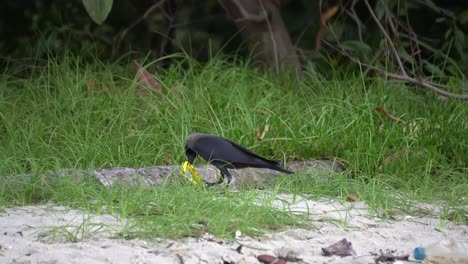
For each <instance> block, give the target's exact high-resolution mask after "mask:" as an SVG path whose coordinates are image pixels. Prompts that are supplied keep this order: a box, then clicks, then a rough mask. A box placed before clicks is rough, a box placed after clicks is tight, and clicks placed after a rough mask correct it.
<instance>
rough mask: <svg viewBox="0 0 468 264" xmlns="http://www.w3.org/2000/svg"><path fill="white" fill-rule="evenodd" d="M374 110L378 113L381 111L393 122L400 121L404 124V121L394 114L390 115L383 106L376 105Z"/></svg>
mask: <svg viewBox="0 0 468 264" xmlns="http://www.w3.org/2000/svg"><path fill="white" fill-rule="evenodd" d="M375 111H377V112H379V113H382V114H383V115H384V116H386V117H388V118H390V119H391V120H393V121H395V122H399V123H402V124H406V121H405V120H403V119H401V118H398V117H396V116H394V115H391V114H389V113H388V112H387V111H386V110H385V109H384V108H383V107H376V108H375Z"/></svg>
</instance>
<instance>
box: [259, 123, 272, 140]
mask: <svg viewBox="0 0 468 264" xmlns="http://www.w3.org/2000/svg"><path fill="white" fill-rule="evenodd" d="M269 130H270V126H269V125H265V128H263V132H262V134H261V135H260V137H258V141H262V140H263V139H264V138H265V136H266V133H268V131H269Z"/></svg>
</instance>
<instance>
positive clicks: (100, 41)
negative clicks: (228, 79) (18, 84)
mask: <svg viewBox="0 0 468 264" xmlns="http://www.w3.org/2000/svg"><path fill="white" fill-rule="evenodd" d="M464 2H465V1H456V0H452V1H443V0H439V1H435V0H434V1H432V0H406V1H385V0H377V1H370V4H371V5H372V7H373V8H374V12H375V13H376V14H377V16H378V17H379V19H380V21H381V22H382V24H384V25H385V26H386V29H387V30H389V32H391V30H392V28H391V27H396V30H397V31H399V32H403V33H404V30H403V29H404V27H405V25H408V24H409V25H411V27H412V29H413V31H414V33H415V34H416V35H417V36H418V41H420V42H423V43H424V44H421V47H419V50H418V51H417V52H414V54H412V53H411V52H409V51H408V50H413V51H415V49H413V47H412V45H413V46H414V43H412V42H411V41H410V40H409V39H408V38H404V37H401V36H399V37H395V36H393V40H394V41H395V43H397V44H398V46H399V47H400V49H399V51H400V52H401V53H400V56H401V57H402V58H403V59H404V62H405V64H406V65H407V66H409V67H411V66H412V65H413V66H414V68H416V66H418V69H419V71H421V74H425V75H432V76H445V75H449V76H455V77H457V78H465V77H466V76H465V73H466V72H468V37H467V32H468V4H467V3H464ZM333 6H338V7H339V10H338V12H337V13H336V14H335V15H334V16H333V17H332V18H331V19H330V20H329V22H330V27H332V28H333V32H334V33H333V34H331V33H330V32H329V31H325V32H324V35H323V39H324V41H326V42H328V43H331V44H332V45H335V46H336V44H337V43H338V42H339V43H340V44H341V45H343V47H345V48H346V49H347V50H349V51H350V52H352V54H353V55H354V56H357V57H359V59H360V60H361V61H363V62H368V63H371V64H374V65H375V64H378V63H383V64H384V63H385V61H386V60H388V57H386V56H379V54H378V52H377V51H378V50H379V48H382V45H383V43H382V35H381V32H380V31H379V29H378V28H377V26H376V24H375V23H374V21H373V20H372V19H371V16H370V13H369V11H368V9H367V8H366V6H365V4H364V2H363V1H358V0H353V1H306V0H302V1H298V0H283V1H281V14H282V17H283V19H284V22H285V24H286V26H287V29H288V31H289V34H290V36H291V39H292V41H293V43H294V44H295V46H296V47H297V49H298V52H299V54H300V55H301V61H302V62H303V63H307V62H308V63H309V65H312V66H313V67H315V68H316V69H317V70H318V71H321V72H323V73H328V72H330V68H332V69H335V68H336V66H338V65H339V66H340V67H343V66H344V65H345V64H349V60H348V59H347V58H346V57H343V56H342V55H341V54H340V53H339V52H337V51H336V50H334V49H333V48H330V47H329V46H328V45H323V44H322V47H321V49H320V51H319V52H317V51H315V50H314V49H315V38H316V34H317V31H318V30H319V27H320V26H319V21H320V16H321V14H323V13H324V12H325V11H326V10H327V9H329V8H330V7H333ZM151 7H156V8H154V10H152V12H149V13H148V14H146V16H145V12H147V11H148V10H149V9H150V8H151ZM392 16H393V17H392ZM391 19H393V25H392V23H391V21H390V20H391ZM136 22H139V23H136ZM397 22H398V23H401V24H398V23H397ZM0 35H1V40H0V55H1V58H0V60H1V65H2V66H3V67H5V66H6V65H8V66H10V67H14V66H15V65H21V64H23V63H24V60H25V59H26V60H27V59H38V58H39V59H40V58H46V57H48V56H51V55H52V56H60V55H61V54H63V53H64V52H71V53H74V54H77V55H79V56H82V57H85V58H86V57H88V58H96V57H97V58H99V59H102V60H115V59H116V58H118V57H120V56H122V55H124V54H127V55H128V53H129V52H132V53H131V54H132V55H131V56H136V57H141V56H149V57H150V58H151V59H155V58H160V57H161V56H164V55H167V54H171V53H174V52H180V51H184V52H186V53H189V55H191V56H193V57H195V58H197V59H198V60H202V61H203V60H207V59H209V58H210V56H213V54H217V53H218V52H219V51H222V53H230V54H232V53H234V52H236V53H238V54H241V55H243V56H249V50H248V47H247V45H246V44H245V43H244V41H243V40H242V38H241V37H240V36H239V32H238V29H237V28H236V27H235V25H234V23H233V22H232V21H231V20H230V19H229V17H227V16H226V13H225V11H224V10H223V8H222V6H221V5H220V3H219V2H218V1H215V0H207V1H202V2H200V1H182V0H166V1H153V0H141V1H128V0H115V1H114V3H113V7H112V10H111V12H110V14H109V17H108V18H107V20H106V21H105V22H104V23H103V24H102V25H97V24H95V23H94V22H93V21H92V20H91V18H90V17H89V16H88V14H87V12H86V10H85V8H84V7H83V3H82V2H81V0H73V1H60V0H47V1H46V0H35V1H33V0H22V1H14V0H7V1H2V2H1V3H0ZM370 51H372V52H370ZM218 54H219V53H218ZM376 58H377V59H376Z"/></svg>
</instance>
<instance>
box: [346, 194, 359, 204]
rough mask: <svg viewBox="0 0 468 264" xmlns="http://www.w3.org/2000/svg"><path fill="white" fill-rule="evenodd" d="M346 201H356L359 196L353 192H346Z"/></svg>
mask: <svg viewBox="0 0 468 264" xmlns="http://www.w3.org/2000/svg"><path fill="white" fill-rule="evenodd" d="M346 201H348V202H357V201H359V197H357V196H356V195H354V194H348V195H346Z"/></svg>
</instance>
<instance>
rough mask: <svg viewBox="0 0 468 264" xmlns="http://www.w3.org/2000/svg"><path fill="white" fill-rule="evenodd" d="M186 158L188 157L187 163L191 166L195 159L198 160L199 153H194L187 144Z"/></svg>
mask: <svg viewBox="0 0 468 264" xmlns="http://www.w3.org/2000/svg"><path fill="white" fill-rule="evenodd" d="M185 156H186V157H187V161H188V162H189V163H190V164H193V162H194V161H195V159H196V158H197V153H196V152H195V151H193V150H192V149H191V148H190V147H189V146H187V144H185Z"/></svg>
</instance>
